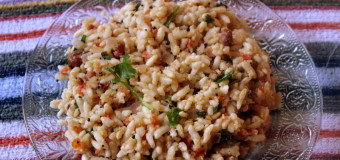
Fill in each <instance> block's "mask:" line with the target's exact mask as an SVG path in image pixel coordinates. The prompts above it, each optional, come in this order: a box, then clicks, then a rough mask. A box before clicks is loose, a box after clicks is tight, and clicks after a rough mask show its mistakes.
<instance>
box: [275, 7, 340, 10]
mask: <svg viewBox="0 0 340 160" xmlns="http://www.w3.org/2000/svg"><path fill="white" fill-rule="evenodd" d="M269 8H270V9H272V10H312V9H318V10H340V6H270V7H269Z"/></svg>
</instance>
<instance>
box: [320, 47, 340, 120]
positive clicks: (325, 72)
mask: <svg viewBox="0 0 340 160" xmlns="http://www.w3.org/2000/svg"><path fill="white" fill-rule="evenodd" d="M329 56H332V54H329ZM329 58H330V59H332V58H334V57H329ZM316 73H317V75H320V76H318V77H319V82H320V85H321V86H322V87H324V86H326V87H338V86H339V84H340V78H339V77H337V76H335V75H340V68H325V67H322V68H316ZM339 116H340V115H339ZM338 122H340V118H339V121H338Z"/></svg>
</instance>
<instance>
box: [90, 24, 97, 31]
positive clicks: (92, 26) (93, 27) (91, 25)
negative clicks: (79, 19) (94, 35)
mask: <svg viewBox="0 0 340 160" xmlns="http://www.w3.org/2000/svg"><path fill="white" fill-rule="evenodd" d="M95 28H96V26H94V25H93V24H90V25H89V27H88V29H89V30H91V29H95Z"/></svg>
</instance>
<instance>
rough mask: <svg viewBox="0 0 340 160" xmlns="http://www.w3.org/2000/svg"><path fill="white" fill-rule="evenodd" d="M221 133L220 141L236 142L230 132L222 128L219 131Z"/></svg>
mask: <svg viewBox="0 0 340 160" xmlns="http://www.w3.org/2000/svg"><path fill="white" fill-rule="evenodd" d="M219 133H220V134H221V141H220V143H225V142H235V140H234V138H233V135H232V134H231V133H230V132H228V131H224V130H222V131H219Z"/></svg>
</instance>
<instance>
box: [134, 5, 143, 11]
mask: <svg viewBox="0 0 340 160" xmlns="http://www.w3.org/2000/svg"><path fill="white" fill-rule="evenodd" d="M141 5H142V4H141V3H138V4H136V6H135V9H134V10H133V11H135V12H137V11H138V9H139V7H140V6H141Z"/></svg>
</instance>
